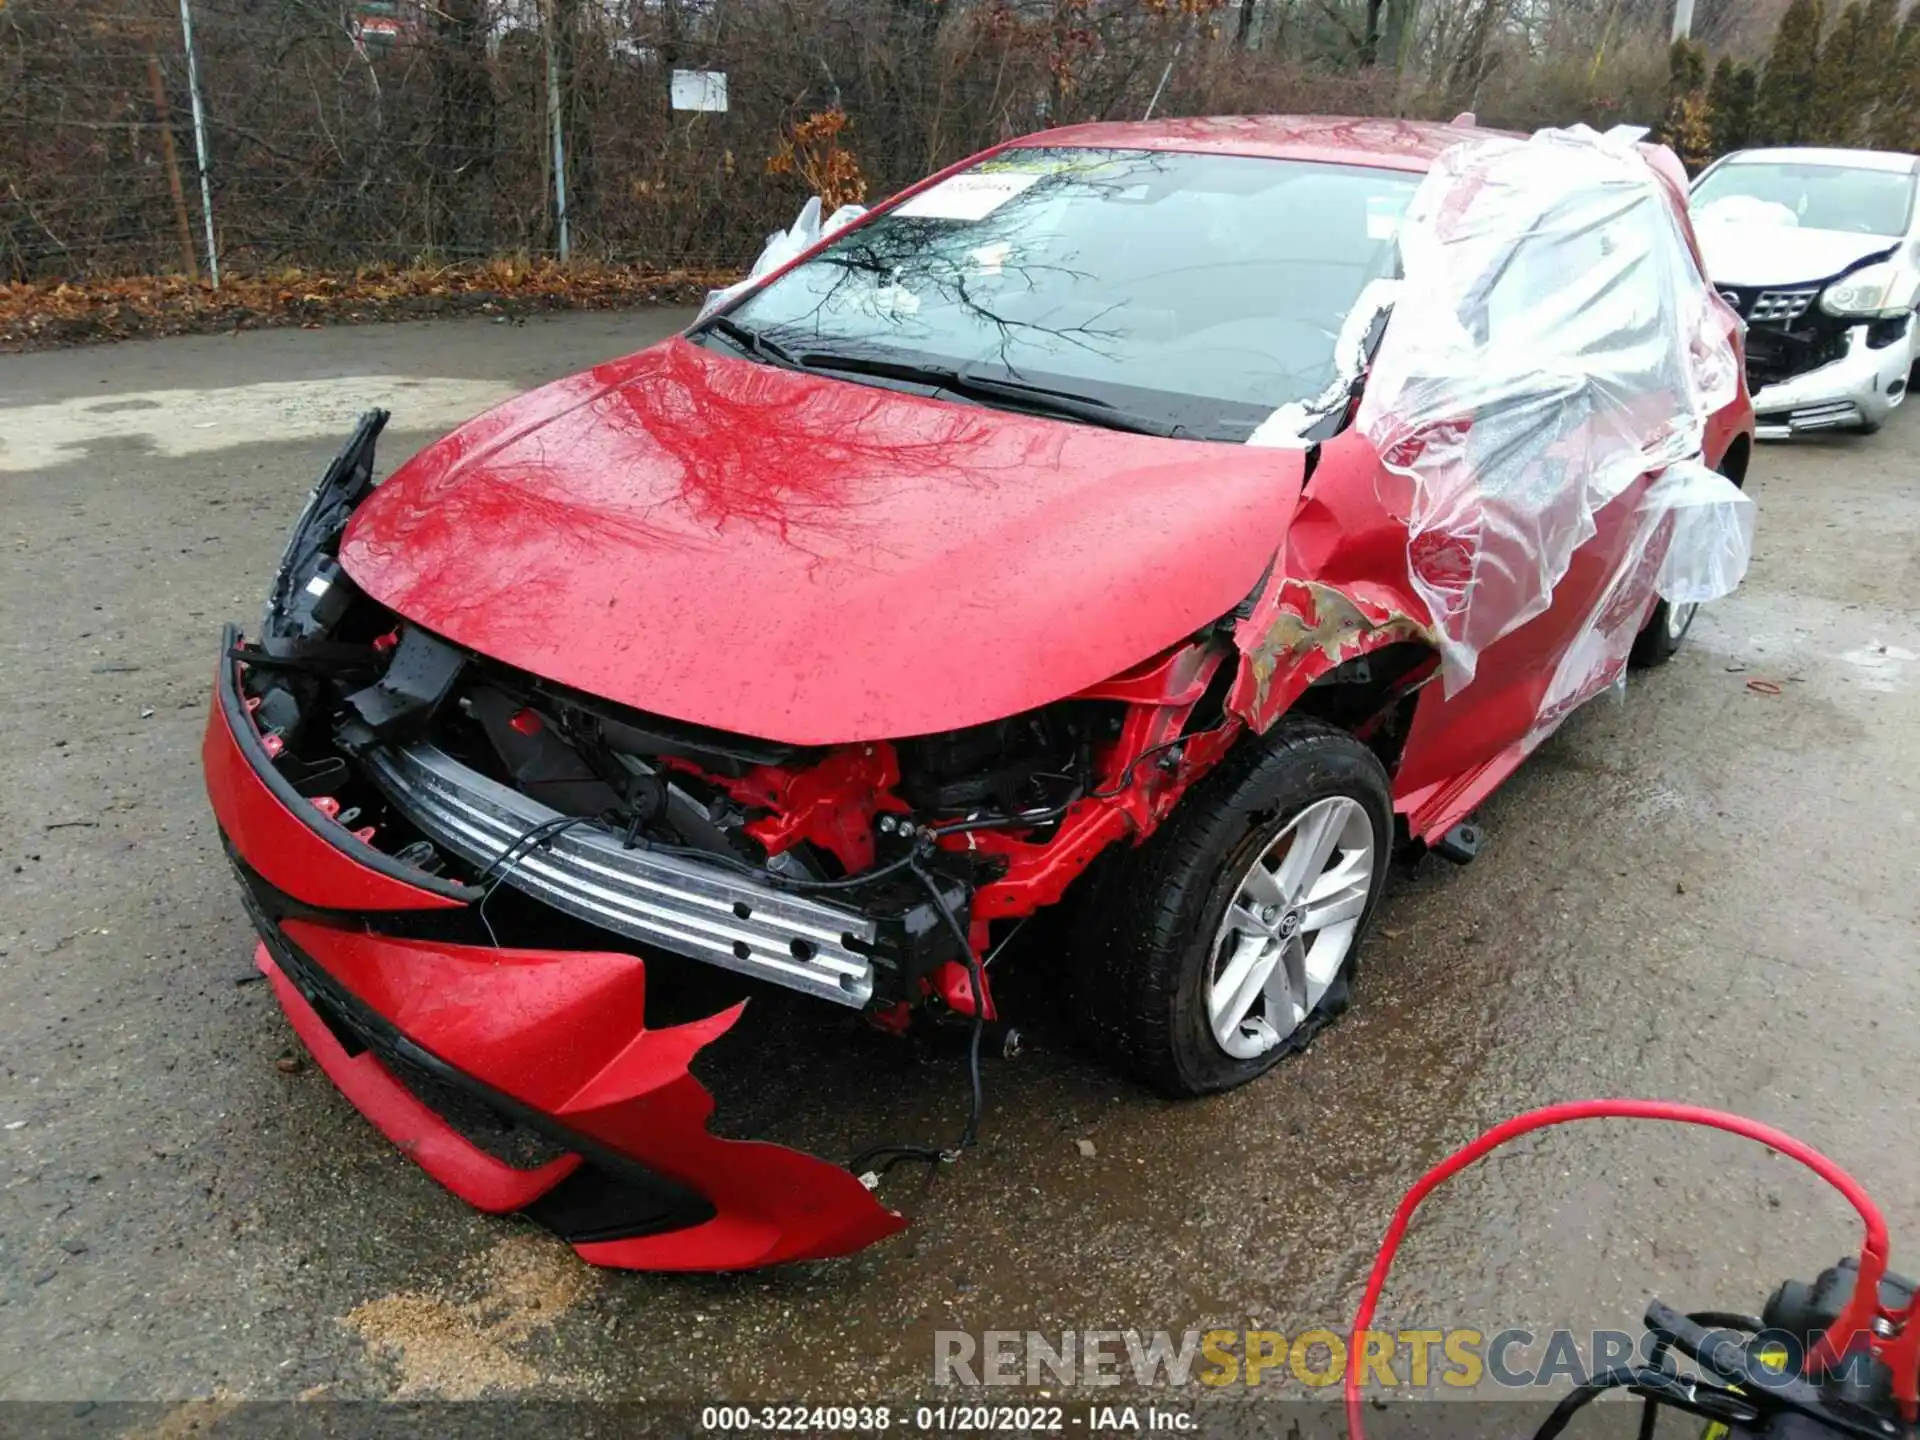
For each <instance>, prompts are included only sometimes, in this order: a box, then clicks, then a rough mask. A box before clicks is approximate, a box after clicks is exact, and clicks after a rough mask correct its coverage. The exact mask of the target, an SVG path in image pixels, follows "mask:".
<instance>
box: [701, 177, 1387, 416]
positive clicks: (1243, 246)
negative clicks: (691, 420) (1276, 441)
mask: <svg viewBox="0 0 1920 1440" xmlns="http://www.w3.org/2000/svg"><path fill="white" fill-rule="evenodd" d="M1419 179H1420V177H1419V176H1418V175H1413V174H1407V173H1404V172H1400V171H1394V170H1377V169H1367V168H1363V167H1358V166H1347V165H1320V164H1308V163H1304V162H1296V161H1284V160H1261V159H1251V158H1246V157H1240V156H1223V155H1193V154H1181V153H1175V152H1164V151H1135V150H1085V149H1017V150H1011V151H1007V152H1003V153H1002V154H1000V155H996V156H993V157H991V158H989V159H987V160H985V161H983V162H981V163H980V164H978V165H976V166H974V167H972V168H971V169H969V170H966V171H963V172H961V173H959V174H957V175H954V176H951V177H949V178H948V179H946V180H943V181H941V182H940V183H939V184H937V185H935V186H932V187H930V188H929V189H927V190H923V191H921V192H920V193H919V194H917V195H915V196H913V197H912V198H910V199H908V200H907V201H905V202H904V203H902V204H901V205H899V206H897V207H896V208H895V209H894V210H892V211H890V212H889V213H887V214H885V215H882V216H879V217H877V218H876V219H874V220H872V221H870V222H869V223H867V224H866V225H863V226H861V227H860V228H859V229H857V230H854V231H852V232H850V233H848V234H846V235H844V236H842V237H841V238H840V239H838V240H836V241H834V242H833V243H831V244H830V245H828V247H827V248H826V249H825V250H823V251H822V252H821V253H820V254H819V255H817V256H815V257H814V258H813V259H812V260H810V261H808V262H807V263H806V264H804V265H800V266H797V267H796V268H795V269H793V270H791V271H789V272H788V273H787V274H786V275H784V276H782V277H781V278H780V279H779V280H778V281H776V282H775V283H773V284H771V285H769V286H767V287H766V288H764V289H762V290H760V291H759V292H757V293H755V294H754V295H752V296H751V297H750V298H749V299H747V300H746V301H745V302H744V303H743V304H741V305H740V306H738V307H736V308H735V309H734V310H733V311H731V312H730V318H732V319H733V320H734V321H736V322H737V323H738V324H739V325H741V326H745V327H750V328H751V329H752V330H754V331H755V332H757V333H758V334H760V335H761V336H764V337H765V338H766V339H768V340H770V341H772V342H773V343H774V344H776V345H778V346H780V347H782V348H783V349H784V350H785V351H787V352H790V353H792V354H793V355H795V356H797V357H799V359H800V360H801V361H802V362H803V363H804V362H807V361H808V359H809V356H811V355H815V354H820V355H833V356H848V355H857V356H860V357H863V358H866V359H870V360H871V359H884V360H889V361H898V362H901V363H903V364H918V365H927V366H936V367H944V368H948V369H960V370H962V371H964V372H966V373H969V374H978V375H985V376H993V377H996V378H999V379H1006V378H1010V377H1011V378H1017V379H1018V380H1020V381H1022V382H1024V383H1025V384H1028V385H1032V386H1041V385H1044V386H1047V387H1049V388H1051V389H1054V390H1060V391H1070V392H1072V393H1073V394H1075V395H1078V396H1083V397H1086V398H1088V399H1090V400H1093V401H1096V402H1098V403H1101V404H1105V405H1109V406H1113V407H1116V409H1123V410H1125V411H1126V412H1128V413H1129V414H1133V415H1137V416H1147V417H1152V418H1154V419H1156V420H1158V421H1161V422H1164V423H1165V424H1166V425H1167V426H1168V427H1172V426H1178V427H1179V433H1181V434H1183V435H1189V436H1193V437H1197V438H1209V439H1220V440H1242V439H1245V438H1246V436H1247V435H1248V434H1249V433H1251V432H1252V430H1253V429H1254V428H1255V427H1256V426H1257V425H1258V424H1259V422H1260V421H1261V420H1262V419H1264V418H1265V417H1266V416H1267V415H1269V414H1270V413H1272V411H1274V410H1275V409H1276V408H1278V407H1279V406H1281V405H1284V404H1287V403H1288V402H1300V401H1306V400H1310V399H1313V398H1315V397H1317V396H1319V395H1321V393H1322V392H1324V391H1325V390H1327V388H1328V386H1329V383H1330V382H1331V381H1332V380H1333V378H1334V363H1333V354H1334V344H1335V340H1336V338H1337V337H1338V335H1339V332H1340V327H1341V322H1342V321H1343V320H1344V319H1345V318H1346V315H1347V312H1348V311H1349V310H1351V309H1352V308H1353V305H1354V302H1355V300H1356V299H1357V298H1358V297H1359V295H1360V292H1361V290H1362V288H1363V287H1364V286H1365V285H1366V284H1367V283H1368V282H1369V281H1370V280H1375V279H1380V278H1383V277H1386V276H1389V275H1391V274H1392V273H1394V269H1395V266H1396V252H1395V247H1394V243H1393V235H1394V230H1395V227H1396V226H1397V224H1398V221H1399V217H1400V214H1401V212H1402V211H1403V210H1404V209H1405V208H1406V204H1407V201H1408V200H1409V198H1411V196H1412V194H1413V190H1414V188H1415V186H1416V185H1417V184H1418V183H1419ZM819 363H820V365H821V368H831V367H830V365H829V364H828V363H827V362H825V361H821V362H819Z"/></svg>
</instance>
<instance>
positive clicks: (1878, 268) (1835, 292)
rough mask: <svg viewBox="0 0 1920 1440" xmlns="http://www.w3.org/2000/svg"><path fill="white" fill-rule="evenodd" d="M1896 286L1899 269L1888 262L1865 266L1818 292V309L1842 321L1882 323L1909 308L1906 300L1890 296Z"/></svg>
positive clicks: (1894, 295) (1906, 298)
mask: <svg viewBox="0 0 1920 1440" xmlns="http://www.w3.org/2000/svg"><path fill="white" fill-rule="evenodd" d="M1899 283H1900V271H1899V268H1898V267H1897V266H1895V265H1894V264H1892V263H1891V262H1889V261H1882V262H1881V263H1880V264H1878V265H1868V266H1865V267H1863V268H1862V269H1859V270H1856V271H1854V272H1853V273H1852V274H1851V275H1843V276H1841V277H1840V278H1839V279H1838V280H1836V281H1834V282H1833V284H1831V285H1829V286H1827V288H1826V289H1824V290H1822V291H1821V292H1820V308H1821V309H1822V310H1824V311H1826V312H1827V314H1829V315H1833V316H1837V317H1839V318H1841V319H1844V320H1883V319H1887V318H1889V317H1891V316H1894V315H1902V314H1905V313H1906V311H1907V310H1908V309H1909V308H1910V300H1909V297H1907V296H1901V295H1896V294H1895V293H1894V286H1896V285H1898V284H1899ZM1903 302H1908V303H1903Z"/></svg>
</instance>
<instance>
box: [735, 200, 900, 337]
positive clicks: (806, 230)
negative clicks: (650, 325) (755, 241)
mask: <svg viewBox="0 0 1920 1440" xmlns="http://www.w3.org/2000/svg"><path fill="white" fill-rule="evenodd" d="M825 208H826V205H825V202H823V201H822V200H821V198H820V197H819V196H818V195H816V196H814V197H813V198H812V199H811V200H809V201H807V203H806V204H805V205H802V206H801V207H800V213H799V214H798V215H796V216H795V217H794V220H793V224H791V225H789V226H788V227H787V228H786V229H784V230H776V231H774V232H773V233H772V234H771V235H769V236H767V243H766V244H765V245H763V246H762V247H761V248H760V255H759V257H758V258H757V259H756V260H755V261H754V262H753V268H752V269H751V270H749V271H747V278H746V279H744V280H736V281H735V282H734V283H733V284H731V285H728V286H725V287H724V288H722V289H719V290H709V291H708V292H707V298H706V300H705V302H704V303H703V304H702V305H701V306H700V317H699V318H700V319H702V320H704V319H706V318H707V316H709V315H711V314H712V313H713V312H714V311H715V310H717V309H719V308H720V307H721V306H722V305H724V304H726V303H727V301H729V300H731V299H733V297H734V296H736V295H738V294H740V293H741V292H742V291H745V290H749V289H751V288H752V287H753V286H755V285H757V284H759V283H760V282H761V281H762V280H764V279H766V277H767V276H769V275H771V274H772V273H773V272H774V271H776V270H778V269H779V268H780V267H781V266H782V265H785V264H787V263H788V262H789V261H791V260H795V259H798V258H799V257H800V256H802V255H804V254H806V253H807V251H809V250H811V249H812V248H813V247H814V246H815V245H818V244H819V243H820V242H821V241H822V240H825V239H826V238H828V237H829V236H831V235H833V234H834V233H836V232H837V231H840V230H843V229H845V228H846V227H847V226H848V225H851V224H852V223H853V222H854V221H855V220H858V219H859V218H860V217H861V216H862V215H864V214H866V213H867V207H866V206H864V205H842V206H841V207H840V208H839V209H837V210H835V211H834V212H833V213H832V214H831V215H829V216H827V218H826V219H825V220H824V221H823V220H822V219H821V218H820V213H821V211H823V210H824V209H825Z"/></svg>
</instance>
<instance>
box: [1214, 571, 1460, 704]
mask: <svg viewBox="0 0 1920 1440" xmlns="http://www.w3.org/2000/svg"><path fill="white" fill-rule="evenodd" d="M1233 639H1234V644H1235V645H1236V646H1238V647H1239V650H1240V653H1241V655H1242V657H1243V660H1242V663H1241V665H1240V670H1239V673H1238V674H1237V675H1236V676H1235V677H1234V682H1233V689H1232V690H1231V691H1230V692H1229V693H1228V695H1227V709H1228V710H1229V711H1230V712H1231V713H1233V714H1235V715H1238V716H1240V717H1241V718H1242V719H1243V720H1245V721H1246V722H1247V723H1248V724H1249V725H1251V726H1252V727H1253V728H1254V729H1255V730H1258V731H1264V730H1266V729H1267V728H1268V727H1269V726H1271V725H1272V724H1273V722H1274V721H1275V720H1277V719H1279V717H1280V716H1281V715H1283V714H1285V713H1286V710H1287V708H1288V707H1289V706H1290V705H1292V704H1293V702H1294V701H1295V700H1297V699H1298V698H1299V696H1300V693H1301V691H1303V690H1305V689H1306V688H1307V687H1308V686H1309V685H1311V684H1312V683H1313V682H1314V681H1316V680H1318V679H1319V678H1320V677H1321V676H1322V675H1325V674H1327V673H1328V672H1329V671H1331V670H1333V669H1335V668H1336V667H1337V666H1339V665H1341V664H1344V663H1345V662H1346V661H1348V660H1352V659H1355V658H1357V657H1358V656H1361V655H1365V654H1367V653H1368V652H1369V651H1373V650H1378V649H1379V648H1380V647H1381V646H1383V645H1389V644H1391V643H1393V642H1394V641H1396V640H1418V641H1422V642H1424V643H1425V644H1428V645H1432V644H1434V643H1435V641H1434V637H1433V632H1432V630H1431V629H1430V628H1429V627H1428V626H1427V625H1426V623H1425V622H1424V621H1422V620H1420V619H1418V618H1416V617H1415V616H1412V615H1409V614H1407V613H1406V612H1404V611H1401V610H1396V609H1394V608H1393V607H1391V606H1390V605H1386V604H1383V603H1381V602H1379V601H1376V600H1372V599H1368V598H1365V597H1362V596H1358V595H1353V594H1349V593H1347V592H1346V591H1344V590H1339V589H1336V588H1335V587H1334V586H1332V585H1325V584H1322V583H1321V582H1320V581H1318V580H1294V579H1290V578H1288V577H1286V576H1280V577H1277V578H1276V579H1275V580H1274V581H1273V582H1272V583H1271V584H1269V585H1268V586H1267V589H1266V591H1265V592H1264V593H1263V594H1262V595H1261V596H1260V599H1259V600H1258V601H1256V602H1255V604H1254V607H1253V612H1252V613H1251V614H1250V615H1248V616H1247V617H1246V618H1245V619H1244V620H1241V621H1240V622H1239V623H1238V624H1237V625H1235V626H1234V631H1233Z"/></svg>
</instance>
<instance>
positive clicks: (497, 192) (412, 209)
mask: <svg viewBox="0 0 1920 1440" xmlns="http://www.w3.org/2000/svg"><path fill="white" fill-rule="evenodd" d="M1237 16H1238V11H1237V10H1233V9H1230V8H1227V7H1225V6H1224V5H1221V4H1220V0H1128V3H1125V4H1111V3H1102V4H1098V5H1096V4H1095V3H1092V0H986V3H979V4H970V5H968V6H966V7H965V8H960V7H957V6H956V5H955V4H954V3H952V0H186V3H184V4H183V3H181V0H0V280H36V279H48V278H61V277H100V276H111V275H125V274H154V273H168V272H182V271H196V270H197V271H198V272H200V273H205V272H206V271H207V270H209V269H210V268H211V267H210V261H211V260H213V259H214V258H215V257H216V256H217V259H218V261H219V263H220V264H221V265H223V266H225V267H226V268H227V269H228V271H229V273H236V272H238V273H254V274H259V273H266V272H270V271H272V270H273V269H274V268H276V267H287V266H301V267H307V268H316V269H344V268H350V267H356V266H365V265H368V264H379V263H387V264H393V265H419V264H432V263H447V262H453V261H460V260H469V259H478V258H482V257H490V256H497V255H530V256H541V255H561V254H564V253H566V252H567V251H569V250H570V252H571V254H572V255H573V256H575V257H588V258H596V259H608V260H618V261H622V262H638V263H641V264H646V265H654V266H659V267H661V268H676V269H677V268H705V267H708V266H728V265H735V264H739V263H740V262H741V261H742V260H744V259H745V258H748V255H749V254H750V252H751V250H752V249H753V248H754V247H753V238H752V237H753V236H754V235H756V234H757V233H758V232H760V231H763V230H765V229H766V228H767V226H768V224H769V223H770V222H771V221H773V220H776V219H779V218H782V217H784V216H785V215H787V214H789V213H790V212H791V211H792V210H793V208H794V207H795V206H796V205H797V204H798V203H799V202H800V200H801V199H802V198H804V197H805V196H806V195H807V194H810V193H813V192H814V191H815V190H816V189H824V190H827V191H828V192H830V198H833V199H846V198H859V196H860V195H861V194H862V192H866V193H867V194H869V195H871V194H880V193H886V192H887V191H890V190H892V189H894V188H897V187H898V186H899V185H901V184H903V183H905V182H906V181H908V180H911V179H913V178H915V177H916V176H918V175H921V174H924V173H926V172H927V171H928V170H929V169H932V168H934V167H936V166H939V165H941V164H944V163H946V162H949V161H951V160H954V159H957V158H959V157H960V156H963V155H965V154H967V153H970V152H971V151H973V150H975V149H978V148H980V147H981V146H983V145H986V144H989V143H992V142H993V141H995V140H997V139H1000V138H1003V137H1005V136H1007V135H1011V134H1015V133H1020V132H1023V131H1026V130H1031V129H1034V128H1038V127H1040V126H1042V125H1044V124H1047V123H1049V122H1050V121H1051V122H1057V121H1060V120H1065V119H1077V118H1104V117H1106V116H1109V115H1114V116H1123V117H1124V116H1130V115H1138V114H1139V113H1141V111H1142V110H1143V109H1144V108H1145V106H1146V104H1147V103H1148V101H1149V100H1150V99H1152V98H1153V94H1154V92H1155V90H1156V89H1160V90H1161V91H1162V94H1161V98H1160V100H1159V102H1158V103H1159V105H1160V107H1161V109H1162V110H1163V111H1164V110H1168V109H1178V108H1182V107H1185V108H1194V107H1195V106H1196V105H1198V104H1199V103H1200V102H1201V100H1202V99H1203V98H1205V99H1216V98H1217V99H1219V100H1232V99H1234V98H1236V86H1235V84H1234V83H1233V76H1232V74H1231V73H1228V72H1230V71H1231V68H1232V67H1231V64H1230V63H1229V64H1228V65H1227V67H1226V70H1224V71H1223V70H1222V68H1221V62H1222V61H1223V60H1225V61H1228V62H1230V61H1231V58H1232V56H1233V55H1235V54H1238V53H1239V52H1237V51H1235V50H1234V48H1233V45H1232V43H1231V42H1232V41H1233V40H1234V39H1236V38H1240V39H1244V34H1240V35H1238V36H1236V33H1235V32H1236V28H1240V29H1242V30H1243V29H1244V27H1237ZM189 35H190V37H191V40H190V43H189ZM1096 57H1097V63H1096ZM1176 60H1177V64H1176ZM1265 70H1266V83H1265V84H1263V85H1262V86H1260V87H1257V88H1258V89H1259V91H1260V92H1261V93H1260V95H1259V96H1258V97H1257V98H1260V99H1264V100H1268V101H1271V100H1272V99H1274V98H1277V91H1278V89H1285V88H1287V85H1286V84H1279V85H1278V86H1277V85H1276V82H1289V83H1290V81H1289V77H1290V76H1291V72H1289V71H1287V69H1286V67H1285V66H1284V65H1279V66H1276V65H1275V63H1274V62H1273V61H1272V59H1271V57H1269V59H1268V63H1267V65H1266V67H1265ZM1291 80H1297V81H1298V82H1299V83H1298V84H1297V85H1294V86H1293V87H1292V93H1293V94H1294V96H1295V98H1298V99H1304V100H1308V101H1320V102H1325V103H1323V104H1322V105H1321V106H1320V108H1344V109H1356V108H1365V107H1367V106H1368V105H1369V104H1370V103H1371V100H1372V97H1371V95H1370V93H1369V82H1368V81H1367V80H1366V79H1365V78H1364V77H1361V78H1348V79H1340V78H1338V77H1333V78H1328V77H1318V78H1316V77H1304V76H1291ZM1238 89H1239V90H1241V91H1245V90H1246V87H1245V86H1239V87H1238ZM1202 91H1204V92H1206V93H1205V95H1204V96H1203V95H1202V94H1201V93H1200V92H1202ZM1246 98H1256V97H1253V96H1252V94H1251V92H1248V94H1247V96H1246ZM1216 108H1248V107H1245V106H1232V105H1228V106H1225V107H1216ZM1264 108H1276V107H1275V106H1273V105H1272V104H1271V103H1269V104H1268V105H1266V106H1265V107H1264ZM1295 108H1301V107H1295ZM203 160H204V165H205V168H204V172H203V170H202V161H203ZM203 181H204V191H203ZM836 192H837V193H836ZM563 220H564V231H563Z"/></svg>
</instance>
